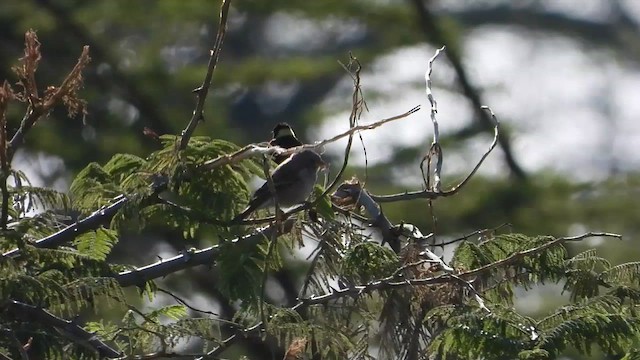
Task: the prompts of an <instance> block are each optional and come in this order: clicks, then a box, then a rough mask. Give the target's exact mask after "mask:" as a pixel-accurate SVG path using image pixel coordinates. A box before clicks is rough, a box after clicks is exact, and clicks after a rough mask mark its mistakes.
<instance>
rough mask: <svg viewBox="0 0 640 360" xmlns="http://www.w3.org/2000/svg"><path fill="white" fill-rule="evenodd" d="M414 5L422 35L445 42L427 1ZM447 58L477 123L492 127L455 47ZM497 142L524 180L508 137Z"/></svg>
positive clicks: (513, 173)
mask: <svg viewBox="0 0 640 360" xmlns="http://www.w3.org/2000/svg"><path fill="white" fill-rule="evenodd" d="M410 1H411V3H412V4H413V7H414V10H415V11H414V12H415V14H416V16H417V17H418V21H419V24H418V25H419V26H420V28H421V29H422V32H423V33H424V35H425V36H426V37H427V38H429V41H431V42H434V43H440V44H444V43H446V42H447V37H448V35H447V34H446V33H447V31H446V30H444V29H443V27H442V25H441V24H442V21H439V19H437V17H436V16H435V15H434V14H433V13H432V11H431V10H430V9H429V6H428V2H426V1H424V0H410ZM446 55H447V58H448V59H449V62H450V63H451V66H452V67H453V71H454V72H455V74H456V78H457V80H458V83H459V84H460V88H461V91H462V94H463V95H464V96H465V97H466V98H467V99H469V101H470V103H471V105H472V106H473V108H474V109H475V111H476V114H475V115H476V117H477V120H476V121H477V123H478V124H479V125H480V126H482V128H483V130H487V131H489V129H490V128H491V127H492V125H493V124H492V123H491V122H492V121H491V117H490V116H488V115H487V114H486V113H484V112H482V111H480V108H481V105H482V103H483V101H482V98H481V96H480V93H479V92H478V90H477V89H476V88H475V87H474V86H473V84H472V83H471V80H470V79H469V76H468V74H467V72H466V70H465V68H464V66H463V64H462V61H461V56H460V54H459V52H458V51H457V50H456V48H455V47H454V48H451V49H449V50H448V51H447V52H446ZM498 144H499V145H500V147H501V148H502V151H503V153H504V156H505V161H506V163H507V166H508V167H509V169H510V170H511V174H512V175H514V176H515V178H517V179H518V180H526V178H527V174H526V173H525V171H524V170H523V169H522V167H521V166H520V165H519V164H518V161H517V160H516V158H515V155H514V153H513V149H512V147H511V146H512V145H511V142H510V139H509V137H508V136H507V134H506V133H504V134H503V133H501V134H500V136H499V137H498Z"/></svg>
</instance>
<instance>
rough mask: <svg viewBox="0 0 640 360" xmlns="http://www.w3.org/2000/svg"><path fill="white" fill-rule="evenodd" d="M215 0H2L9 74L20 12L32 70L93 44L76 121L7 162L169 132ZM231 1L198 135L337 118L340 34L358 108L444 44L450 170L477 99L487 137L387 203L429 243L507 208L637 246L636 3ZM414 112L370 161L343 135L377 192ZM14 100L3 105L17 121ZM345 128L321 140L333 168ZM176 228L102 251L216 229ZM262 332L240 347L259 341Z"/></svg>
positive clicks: (380, 141) (181, 121)
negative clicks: (433, 184) (446, 187)
mask: <svg viewBox="0 0 640 360" xmlns="http://www.w3.org/2000/svg"><path fill="white" fill-rule="evenodd" d="M218 9H219V2H217V1H216V2H211V1H195V0H192V1H184V2H180V1H173V0H163V1H146V0H143V1H135V2H130V1H121V0H113V1H100V2H98V1H73V0H29V1H3V2H2V3H0V29H1V31H0V46H1V49H2V51H0V71H2V73H0V77H1V78H3V79H4V78H6V79H14V76H13V75H12V74H11V72H10V69H11V67H12V66H13V65H15V59H16V58H18V57H19V56H20V55H21V53H22V44H23V35H24V32H25V31H26V30H28V29H29V28H33V29H36V30H37V32H38V36H39V39H40V41H41V42H42V44H43V46H42V52H43V54H44V56H45V57H46V59H47V61H45V62H44V63H42V66H41V68H40V69H39V77H40V79H41V83H43V84H44V83H58V82H59V81H60V80H61V79H60V74H63V73H65V71H67V70H68V67H69V64H73V63H74V61H75V59H76V58H77V55H78V52H79V49H81V47H82V46H83V45H89V46H90V47H91V56H92V58H93V61H92V63H91V65H90V66H89V68H88V69H87V71H86V72H85V77H86V80H85V87H84V89H83V97H84V98H85V99H86V100H87V102H88V105H89V108H88V115H87V116H86V119H85V121H84V124H83V121H80V120H77V121H73V120H69V119H67V117H66V111H65V110H64V109H57V110H56V111H54V112H53V113H52V114H51V116H50V118H49V119H47V120H46V121H43V122H42V123H41V124H40V125H39V126H38V127H37V128H35V129H34V130H33V131H32V132H31V133H29V138H28V139H27V140H28V141H27V142H26V145H27V147H26V148H23V149H21V150H20V152H19V153H18V154H17V155H16V158H15V161H14V167H16V168H18V169H22V170H24V171H26V172H27V173H28V174H30V175H32V176H31V178H32V179H33V178H34V177H35V178H37V179H39V181H40V183H41V184H43V185H45V186H55V187H56V188H58V189H60V190H66V189H67V188H68V187H69V184H70V180H71V179H72V178H73V177H74V176H75V175H76V174H77V173H78V172H79V171H80V169H82V168H83V167H84V166H86V164H88V163H89V162H91V161H98V162H100V163H104V162H106V161H107V160H108V159H109V158H111V156H112V155H113V154H115V153H132V154H136V155H139V156H142V157H145V156H147V155H148V154H149V153H150V152H151V151H153V150H157V149H158V148H159V143H158V141H157V140H156V139H154V138H153V137H150V136H146V135H145V132H144V129H145V128H148V129H150V130H152V131H154V132H156V133H158V134H178V133H179V132H180V131H181V129H182V128H184V125H185V124H186V122H187V121H188V119H189V117H190V115H191V112H192V110H193V106H194V104H195V97H194V95H193V93H192V90H193V89H194V88H195V87H196V86H197V85H198V84H199V83H200V82H201V79H202V76H203V74H204V72H205V68H206V62H207V60H208V56H209V52H208V50H209V49H210V48H211V46H212V43H213V38H214V36H215V33H216V30H217V29H216V24H217V14H218ZM230 16H231V18H230V20H229V32H228V34H227V39H226V42H225V45H224V50H223V54H222V57H221V63H220V64H219V66H218V70H217V71H216V73H215V75H214V80H213V84H214V85H213V88H212V92H211V94H210V96H209V98H208V101H207V103H206V108H205V113H204V114H205V121H204V122H203V123H202V124H200V125H199V127H198V129H197V132H196V134H197V135H207V136H211V137H213V138H220V139H227V140H230V141H232V142H234V143H237V144H244V143H249V142H254V141H263V140H267V139H268V138H269V131H270V129H271V128H272V127H273V125H274V124H275V123H277V122H280V121H287V122H289V123H290V124H292V125H293V126H294V128H295V129H296V130H297V132H298V133H299V134H301V135H302V136H301V137H302V138H303V140H306V141H313V140H319V139H322V138H325V137H327V136H328V135H330V134H335V133H336V132H337V131H339V130H342V129H345V128H346V127H347V126H348V120H347V119H348V112H349V111H350V92H351V79H350V78H349V75H348V74H347V73H346V72H345V71H344V69H343V68H342V67H341V65H340V64H339V63H338V60H341V61H343V62H346V61H347V60H348V55H347V52H349V51H350V52H352V53H353V54H354V55H355V56H357V57H358V58H359V59H360V61H361V62H362V63H363V65H364V69H365V71H364V72H363V74H362V78H363V88H364V91H365V97H366V99H367V100H368V105H369V109H370V113H369V114H368V115H367V114H365V116H364V117H363V120H365V121H367V120H370V119H379V118H382V117H384V116H386V115H390V114H397V113H400V112H403V111H405V110H406V109H408V108H410V107H412V106H414V105H417V104H426V97H425V96H424V95H423V94H424V80H423V76H424V71H425V68H426V61H427V59H428V57H430V56H431V54H433V50H434V49H435V48H437V47H440V46H441V45H447V47H448V51H447V53H446V55H447V61H442V62H441V63H440V64H437V65H436V67H441V68H440V69H439V70H438V71H436V72H435V74H434V81H435V86H436V88H435V90H434V91H435V92H436V96H437V99H438V101H439V104H440V106H439V109H440V114H441V115H440V123H441V131H442V132H443V139H442V142H443V146H444V154H445V168H444V171H445V175H446V176H445V181H447V179H458V178H460V177H461V176H463V174H464V173H465V172H466V171H467V169H469V168H470V167H472V166H473V164H474V163H475V161H476V159H477V158H478V156H479V152H480V150H479V149H482V148H483V147H484V146H485V143H486V142H488V141H489V139H490V136H491V126H490V123H489V122H488V119H487V118H486V117H485V116H484V115H482V114H481V113H480V112H478V111H477V109H478V108H479V107H478V105H480V104H487V105H491V107H492V108H493V109H494V111H496V113H497V114H498V115H499V117H500V118H501V119H502V123H503V126H504V128H505V130H506V131H504V132H503V137H502V138H501V139H500V140H501V141H500V144H499V150H500V152H496V154H494V155H493V156H492V159H491V160H490V162H489V164H488V166H486V167H484V168H483V170H482V171H481V173H480V175H481V176H478V177H475V178H474V179H473V181H472V182H471V183H470V184H469V186H468V187H467V188H466V189H465V191H464V192H463V193H461V194H459V195H458V196H455V197H452V198H447V199H442V200H438V201H436V202H435V203H434V204H433V205H434V207H433V213H432V211H431V210H430V208H429V207H428V204H427V203H426V202H423V203H420V202H412V203H409V204H404V203H403V204H402V205H400V204H389V205H385V208H384V210H385V213H386V214H387V215H388V216H389V218H391V219H392V220H393V221H396V222H399V221H400V220H406V221H407V222H410V223H413V224H416V225H417V226H419V227H420V228H421V229H422V231H423V233H429V232H432V231H434V232H436V234H437V236H438V237H437V239H436V242H437V241H443V240H447V239H450V238H452V237H455V236H457V235H460V234H464V233H467V232H470V231H473V230H476V229H478V228H491V227H495V226H498V225H500V224H503V223H509V224H510V226H511V227H512V229H514V231H517V232H522V233H526V234H552V235H557V236H562V235H567V234H568V235H573V234H576V233H579V232H584V231H588V230H591V229H595V230H607V231H611V232H617V233H621V234H623V235H624V239H625V240H624V241H622V242H604V243H589V244H587V245H588V246H598V247H599V251H600V253H601V254H602V255H603V256H604V257H606V258H608V259H609V260H611V261H612V262H613V263H614V264H615V263H620V262H623V261H629V260H634V259H637V258H638V255H639V254H638V249H637V244H636V240H635V239H636V236H637V233H638V225H637V215H638V214H637V212H638V211H639V210H637V209H638V207H637V206H635V205H636V199H635V196H634V195H635V194H636V193H637V184H638V182H639V180H640V179H639V178H638V176H637V174H636V173H637V168H638V165H640V157H638V156H637V150H638V149H637V147H638V145H637V139H638V134H640V130H639V129H638V127H637V125H636V124H637V122H636V118H637V114H638V112H639V111H640V109H639V108H638V107H637V105H636V104H637V101H635V98H636V96H637V88H638V87H637V85H638V82H639V81H640V77H639V76H638V66H637V65H638V62H639V61H640V53H639V52H638V40H637V39H638V36H637V35H638V33H639V32H640V31H639V28H638V21H639V19H640V6H638V5H637V4H636V2H634V1H632V0H628V1H622V0H619V1H618V0H609V1H606V0H602V1H598V0H587V1H581V2H580V3H579V5H578V3H577V2H576V1H573V0H567V1H551V0H549V1H536V0H531V1H526V2H519V3H515V2H512V1H497V0H496V1H462V0H460V1H446V0H443V1H435V0H432V1H424V0H410V1H393V0H392V1H351V0H349V1H344V0H341V1H260V0H254V1H238V2H235V3H234V4H233V11H232V12H231V14H230ZM425 114H426V112H424V113H422V114H420V115H419V116H414V117H412V118H410V119H407V120H403V121H401V122H400V123H398V124H394V125H393V126H390V127H389V128H385V131H384V132H383V131H381V132H376V133H375V135H368V134H366V135H364V148H366V150H367V163H365V161H364V156H363V154H364V153H363V151H362V149H360V150H358V149H356V150H354V152H355V155H354V159H353V161H352V162H351V163H350V168H349V170H348V174H359V175H360V176H361V177H363V176H364V174H365V172H364V167H365V164H366V165H368V166H367V169H366V175H367V186H368V188H369V189H371V190H372V191H374V192H376V193H378V194H383V193H391V192H397V191H402V190H405V189H415V188H419V187H420V186H421V185H420V184H421V178H420V176H419V171H418V168H417V165H416V164H417V163H418V161H419V159H420V158H421V157H422V156H423V155H424V153H425V152H426V150H427V149H428V146H429V144H430V141H431V136H432V133H431V131H432V130H431V125H430V123H429V122H428V119H427V117H426V115H425ZM21 115H22V114H21V113H19V112H17V111H16V112H15V113H10V114H9V122H8V127H9V128H10V130H11V131H14V130H15V129H16V128H17V127H18V124H19V122H20V117H21ZM343 147H344V144H341V143H338V144H336V145H335V146H333V147H329V148H328V155H330V156H333V157H334V158H335V159H336V161H335V162H334V169H337V165H338V164H339V163H340V158H339V156H340V154H341V153H340V152H341V151H342V150H341V149H343ZM36 182H38V181H36ZM453 182H454V181H451V183H453ZM432 215H434V216H435V218H436V219H437V222H434V221H433V218H434V216H432ZM181 238H182V234H176V233H172V232H169V233H167V232H166V231H163V230H162V228H161V227H158V232H157V233H155V234H152V235H149V234H146V235H145V236H144V237H138V236H135V237H134V236H132V238H131V239H135V241H120V242H119V244H118V245H117V246H116V249H115V252H114V254H113V255H112V256H114V258H115V259H116V260H121V261H123V262H125V261H126V262H128V263H133V264H138V265H142V264H146V263H149V262H150V261H152V260H153V259H155V257H156V256H163V257H166V256H169V255H172V254H175V252H176V251H179V250H181V249H183V248H185V246H205V245H207V243H208V242H211V241H214V240H212V238H211V237H207V236H200V237H197V240H196V239H188V240H189V243H188V244H187V245H186V244H185V241H184V240H185V239H181ZM195 241H200V242H201V243H198V244H194V242H195ZM150 248H151V249H153V251H148V250H147V249H150ZM142 249H144V250H145V251H141V250H142ZM582 249H583V248H582V247H577V248H576V249H575V251H576V252H577V251H580V250H582ZM444 255H445V257H447V256H450V254H444ZM290 267H291V268H288V269H284V270H283V271H281V272H279V273H277V274H275V275H274V276H273V278H272V279H270V281H271V283H272V287H273V289H277V290H274V291H273V292H272V293H270V294H269V295H270V296H271V297H272V298H273V301H274V302H276V303H288V304H291V303H293V301H294V300H295V296H296V295H297V281H299V277H300V275H301V274H300V271H301V270H300V269H298V268H296V267H295V265H290ZM166 281H167V284H166V285H167V286H168V287H169V288H172V289H173V290H175V291H176V293H177V294H180V295H181V296H184V297H185V298H187V299H191V300H192V301H194V302H195V303H196V304H203V303H205V304H207V303H216V304H218V306H219V308H220V312H221V313H224V314H226V315H227V316H231V315H232V313H233V312H234V309H233V304H230V303H228V302H227V301H226V299H224V297H223V296H221V294H219V293H218V292H217V291H216V287H215V286H214V284H213V281H215V280H214V279H211V278H210V276H209V274H208V273H207V271H206V269H201V270H189V271H185V272H184V273H183V274H181V275H180V276H176V277H174V278H171V279H167V280H166ZM558 293H559V291H558V288H557V287H553V286H549V287H543V288H541V289H540V291H539V292H538V294H539V295H540V296H539V297H536V296H528V297H525V298H522V299H521V300H520V301H519V302H518V303H517V304H516V305H517V306H520V307H522V308H526V309H527V310H528V311H529V312H530V314H531V315H534V316H535V315H540V314H544V313H546V312H548V309H549V306H552V305H556V304H558V303H560V302H562V301H564V300H566V299H563V298H556V297H554V296H551V294H558ZM244 347H245V348H246V349H252V347H251V346H248V345H246V344H245V346H244ZM264 350H265V349H261V348H253V350H247V351H249V352H250V353H251V356H252V357H259V356H261V355H264V354H267V353H268V352H265V351H264ZM266 357H269V356H266ZM574 358H576V359H578V358H581V357H579V356H578V355H575V357H574ZM595 358H597V355H596V356H595Z"/></svg>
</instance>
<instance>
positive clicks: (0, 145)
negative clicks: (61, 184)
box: [0, 81, 15, 230]
mask: <svg viewBox="0 0 640 360" xmlns="http://www.w3.org/2000/svg"><path fill="white" fill-rule="evenodd" d="M14 98H15V95H14V94H13V92H12V91H11V87H10V86H9V83H8V82H7V81H5V82H4V83H3V84H2V87H0V187H1V189H2V211H1V214H0V226H2V229H5V230H6V229H7V222H8V221H9V189H8V188H7V179H8V178H9V174H10V167H11V166H10V165H11V164H10V163H9V158H8V156H7V155H8V154H7V117H6V115H7V108H8V106H9V102H10V101H11V100H13V99H14Z"/></svg>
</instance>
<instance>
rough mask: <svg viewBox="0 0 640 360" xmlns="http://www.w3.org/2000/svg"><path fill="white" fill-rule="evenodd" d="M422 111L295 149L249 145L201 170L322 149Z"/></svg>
mask: <svg viewBox="0 0 640 360" xmlns="http://www.w3.org/2000/svg"><path fill="white" fill-rule="evenodd" d="M419 110H420V106H416V107H414V108H412V109H411V110H409V111H407V112H405V113H403V114H400V115H396V116H392V117H390V118H386V119H382V120H379V121H377V122H374V123H372V124H368V125H358V126H354V127H352V128H350V129H349V130H347V131H345V132H343V133H340V134H338V135H336V136H334V137H332V138H330V139H326V140H322V141H317V142H315V143H313V144H304V145H300V146H297V147H294V148H289V149H282V148H280V147H278V146H260V145H259V144H257V145H256V144H250V145H247V146H245V147H243V148H242V149H240V150H238V151H235V152H233V153H231V154H225V155H220V156H218V157H217V158H215V159H211V160H208V161H206V162H204V163H203V164H202V165H200V166H199V168H200V169H201V170H212V169H215V168H217V167H219V166H224V165H229V164H235V163H238V162H239V161H241V160H244V159H248V158H250V157H253V156H258V155H271V154H274V153H277V154H280V155H290V154H293V153H297V152H300V151H302V150H304V149H316V148H320V147H323V146H325V145H327V144H330V143H333V142H336V141H338V140H340V139H342V138H344V137H347V136H350V135H351V134H354V133H355V132H357V131H362V130H372V129H375V128H377V127H380V126H382V125H384V124H386V123H388V122H391V121H394V120H400V119H404V118H406V117H407V116H409V115H411V114H413V113H415V112H417V111H419Z"/></svg>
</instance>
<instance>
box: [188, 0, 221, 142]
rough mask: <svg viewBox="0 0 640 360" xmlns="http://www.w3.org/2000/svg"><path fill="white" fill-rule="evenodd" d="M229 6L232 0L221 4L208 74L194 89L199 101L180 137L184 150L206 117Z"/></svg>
mask: <svg viewBox="0 0 640 360" xmlns="http://www.w3.org/2000/svg"><path fill="white" fill-rule="evenodd" d="M229 6H231V0H222V5H220V22H219V23H218V34H217V35H216V41H215V44H214V45H213V50H211V56H210V57H209V64H208V65H207V74H206V75H205V77H204V81H203V82H202V85H200V87H198V88H197V89H195V90H194V92H196V93H197V94H198V101H197V103H196V108H195V109H194V110H193V115H192V116H191V120H189V123H188V124H187V127H186V128H185V129H184V130H182V138H181V139H180V148H179V149H180V150H184V149H186V148H187V144H188V143H189V139H190V138H191V135H193V132H194V131H195V130H196V126H197V125H198V122H200V121H201V120H202V119H203V118H204V115H203V109H204V102H205V100H206V99H207V94H208V93H209V88H210V87H211V79H212V78H213V71H214V70H215V69H216V65H217V64H218V58H219V57H220V53H221V52H222V43H223V42H224V36H225V34H226V33H227V17H228V15H229Z"/></svg>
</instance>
